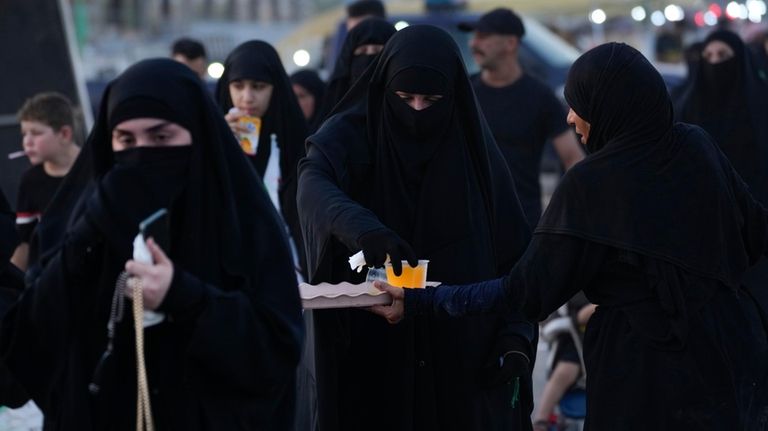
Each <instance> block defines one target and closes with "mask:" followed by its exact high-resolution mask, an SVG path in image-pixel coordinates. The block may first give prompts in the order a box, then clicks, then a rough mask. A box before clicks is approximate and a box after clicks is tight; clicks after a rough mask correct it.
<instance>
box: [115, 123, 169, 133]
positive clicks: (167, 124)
mask: <svg viewBox="0 0 768 431" xmlns="http://www.w3.org/2000/svg"><path fill="white" fill-rule="evenodd" d="M170 124H172V123H171V122H170V121H163V122H161V123H159V124H156V125H154V126H152V127H150V128H148V129H147V130H146V131H147V132H149V133H154V132H157V131H158V130H161V129H163V128H164V127H166V126H169V125H170ZM112 133H118V134H121V135H132V134H133V132H129V131H127V130H122V129H117V128H115V129H114V130H113V131H112Z"/></svg>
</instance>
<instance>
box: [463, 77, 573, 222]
mask: <svg viewBox="0 0 768 431" xmlns="http://www.w3.org/2000/svg"><path fill="white" fill-rule="evenodd" d="M471 79H472V87H473V88H474V90H475V94H477V100H478V101H479V102H480V108H481V109H482V110H483V114H484V115H485V118H486V120H487V121H488V125H489V126H490V128H491V132H493V136H494V138H496V143H497V144H498V146H499V148H500V149H501V152H502V154H504V158H505V159H506V160H507V165H508V166H509V170H510V171H512V177H513V178H514V180H515V187H516V188H517V194H518V196H519V197H520V204H521V205H522V206H523V211H524V212H525V216H526V219H527V220H528V224H530V225H531V227H534V226H536V224H537V223H538V220H539V217H540V216H541V186H540V185H539V170H540V164H541V155H542V153H543V150H544V145H545V144H546V142H547V140H548V139H551V138H553V137H555V136H557V135H559V134H561V133H563V132H565V131H566V130H567V129H568V123H566V120H565V116H566V113H565V111H564V109H563V107H562V105H560V102H559V101H558V100H557V98H556V97H555V95H554V92H553V91H552V90H551V89H550V88H549V87H547V86H546V85H545V84H543V83H541V82H539V81H538V80H536V79H535V78H533V77H531V76H529V75H527V74H524V75H523V76H522V77H520V79H518V80H517V81H515V82H514V83H512V84H511V85H508V86H506V87H500V88H495V87H489V86H488V85H486V84H484V83H483V82H482V80H481V79H480V75H479V74H475V75H472V78H471Z"/></svg>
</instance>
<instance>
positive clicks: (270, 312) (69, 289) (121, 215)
mask: <svg viewBox="0 0 768 431" xmlns="http://www.w3.org/2000/svg"><path fill="white" fill-rule="evenodd" d="M139 117H150V118H160V119H164V120H167V121H172V122H176V123H178V124H180V125H182V126H183V127H185V128H187V129H188V130H189V131H190V133H191V136H192V145H191V146H186V147H159V148H135V149H131V150H125V151H121V152H116V153H115V152H113V151H112V146H111V127H113V126H114V125H115V123H117V122H119V121H121V120H127V119H132V118H139ZM150 159H151V160H150ZM179 162H182V163H179ZM248 163H249V162H248V161H247V160H246V159H245V158H244V157H243V155H242V151H241V150H240V148H239V146H238V145H237V142H236V141H235V139H234V137H233V136H232V133H231V131H230V129H229V127H228V126H227V124H226V123H225V122H224V120H223V118H222V117H221V114H220V113H219V112H218V109H217V108H216V107H215V105H214V102H213V100H212V99H211V98H210V96H209V95H208V94H207V91H206V89H205V88H204V87H203V85H202V83H201V82H200V80H199V79H198V78H197V76H195V75H194V73H192V72H191V71H190V70H189V69H188V68H187V67H185V66H183V65H181V64H179V63H176V62H174V61H172V60H166V59H162V60H147V61H143V62H140V63H138V64H136V65H134V66H132V67H131V68H129V69H128V70H126V71H125V72H124V73H123V74H122V75H121V76H120V77H119V78H118V79H117V80H115V81H114V82H113V83H111V84H110V86H109V87H108V89H107V91H106V93H105V97H104V99H103V103H102V107H101V110H100V115H99V118H98V121H97V122H96V125H95V126H94V129H93V131H92V133H91V135H90V137H89V139H88V141H87V142H86V144H85V146H84V148H83V151H82V152H81V155H80V158H79V160H78V163H77V164H76V165H75V168H73V172H74V175H75V176H76V177H77V178H80V179H86V178H87V179H88V181H87V183H88V184H89V185H88V187H87V189H86V191H85V192H84V193H83V197H82V199H81V200H80V201H79V203H78V205H76V206H75V211H74V213H73V216H72V217H71V220H72V222H71V223H70V226H69V228H68V230H67V233H66V235H65V237H64V240H63V242H62V245H61V246H60V247H59V248H58V250H56V251H55V252H53V253H51V256H50V258H49V259H48V260H47V261H46V262H45V263H44V267H43V269H42V272H41V275H40V276H39V278H37V279H36V280H35V282H34V283H33V284H32V285H30V286H29V287H28V288H27V289H26V290H25V291H24V293H23V294H22V296H21V299H20V300H19V301H18V302H17V303H16V304H15V305H14V306H13V307H12V308H11V310H10V311H9V312H8V314H7V315H6V316H5V318H4V320H3V322H2V327H1V328H0V329H1V330H2V332H0V354H2V357H3V359H4V360H5V362H6V364H7V366H8V368H9V369H10V370H11V372H12V373H13V376H14V377H15V378H16V379H17V380H18V381H19V382H20V383H21V384H22V385H23V387H24V389H25V390H26V391H27V392H28V393H29V395H30V396H31V397H32V398H33V399H34V400H35V402H36V403H37V404H38V406H40V408H41V409H42V410H43V413H44V415H45V429H46V430H72V429H78V430H91V429H94V430H95V429H98V430H105V429H110V430H130V429H135V415H136V405H135V402H136V389H135V388H136V381H135V375H136V373H135V367H136V363H135V357H134V333H133V322H132V318H131V317H130V312H129V311H126V313H125V316H124V318H123V319H122V321H121V322H119V323H117V326H116V334H115V339H114V342H115V350H114V352H113V354H112V356H111V357H110V358H109V359H108V360H106V361H105V362H104V363H103V364H104V368H102V369H101V371H100V372H98V373H97V372H96V366H97V363H98V362H99V359H100V357H101V356H102V353H103V352H104V350H105V348H106V342H107V333H106V332H107V331H106V327H107V321H108V319H109V314H110V304H111V301H112V296H113V292H114V290H115V284H116V278H117V275H118V273H119V272H120V271H121V270H122V269H123V267H124V265H125V259H126V258H128V257H129V256H130V251H131V242H132V239H133V236H134V235H135V234H136V231H137V230H138V229H137V227H138V225H137V223H138V222H139V221H140V220H141V219H143V218H144V217H146V216H147V215H149V214H150V213H151V212H153V211H154V210H156V209H157V208H158V207H161V206H168V208H169V209H170V213H171V216H170V246H169V248H168V249H167V250H166V252H167V253H168V256H169V258H170V259H171V260H172V261H173V265H174V272H173V274H174V275H173V280H172V282H171V286H170V289H169V290H168V292H167V294H166V296H165V299H164V300H163V302H162V303H161V304H160V307H159V311H161V312H163V313H165V314H166V319H165V320H164V321H163V322H162V323H160V324H158V325H156V326H152V327H149V328H147V330H146V332H145V334H144V340H145V356H146V366H147V375H148V379H149V384H150V393H151V399H152V407H153V411H152V413H153V416H154V420H155V425H156V427H157V428H158V429H184V430H219V429H243V430H245V429H249V430H250V429H288V428H289V427H290V424H291V422H292V419H293V395H294V390H295V388H294V383H293V381H294V371H295V366H296V364H297V363H298V359H299V349H300V344H301V337H302V325H301V315H300V304H299V299H298V292H297V289H296V281H295V280H296V279H295V274H294V271H293V265H292V259H291V254H290V250H289V248H288V244H287V240H286V237H285V235H284V229H283V227H282V226H283V225H282V222H281V221H280V220H279V217H278V215H277V214H276V212H275V211H274V208H273V206H272V204H271V202H270V200H269V197H268V196H267V195H266V193H265V192H264V190H263V187H261V186H260V182H259V179H258V177H257V176H256V174H255V171H254V170H253V169H252V168H251V167H250V166H249V164H248ZM174 172H177V173H176V174H174ZM71 184H72V185H73V187H74V188H75V189H74V190H73V191H74V192H76V193H79V190H80V185H81V182H79V181H78V182H76V183H71ZM65 186H66V184H65ZM68 192H69V190H67V189H65V190H64V191H63V192H62V193H60V194H59V195H58V196H57V197H56V198H55V199H59V198H61V197H64V196H68ZM89 383H98V384H99V385H100V388H101V389H100V390H99V392H98V393H96V394H94V393H90V392H89Z"/></svg>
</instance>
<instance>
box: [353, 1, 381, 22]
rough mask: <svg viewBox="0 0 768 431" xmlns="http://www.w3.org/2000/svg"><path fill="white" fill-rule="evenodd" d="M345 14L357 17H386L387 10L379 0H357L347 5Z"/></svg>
mask: <svg viewBox="0 0 768 431" xmlns="http://www.w3.org/2000/svg"><path fill="white" fill-rule="evenodd" d="M347 16H348V17H349V18H357V17H360V16H375V17H378V18H386V17H387V11H386V9H384V3H382V2H381V0H358V1H356V2H352V3H350V4H349V5H347Z"/></svg>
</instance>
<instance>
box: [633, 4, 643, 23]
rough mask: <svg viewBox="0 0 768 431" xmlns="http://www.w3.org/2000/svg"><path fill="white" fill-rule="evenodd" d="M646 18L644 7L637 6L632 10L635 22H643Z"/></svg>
mask: <svg viewBox="0 0 768 431" xmlns="http://www.w3.org/2000/svg"><path fill="white" fill-rule="evenodd" d="M645 17H646V13H645V8H644V7H642V6H635V7H633V8H632V19H633V20H635V21H642V20H644V19H645Z"/></svg>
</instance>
